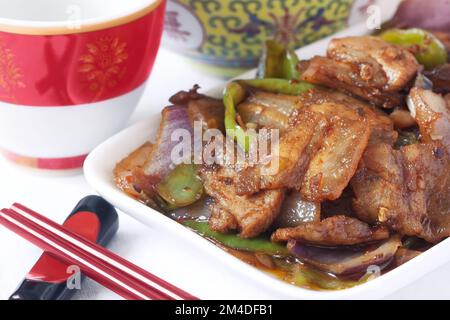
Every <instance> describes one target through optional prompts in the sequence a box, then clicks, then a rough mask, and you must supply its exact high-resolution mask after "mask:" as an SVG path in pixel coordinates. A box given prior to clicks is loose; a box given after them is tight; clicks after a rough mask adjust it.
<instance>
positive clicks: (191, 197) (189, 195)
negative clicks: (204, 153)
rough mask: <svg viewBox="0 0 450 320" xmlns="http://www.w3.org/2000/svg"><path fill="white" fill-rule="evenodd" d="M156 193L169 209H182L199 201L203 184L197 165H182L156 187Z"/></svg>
mask: <svg viewBox="0 0 450 320" xmlns="http://www.w3.org/2000/svg"><path fill="white" fill-rule="evenodd" d="M156 192H157V193H158V194H159V196H160V197H161V198H162V199H164V200H165V201H166V202H167V203H168V204H169V207H175V208H182V207H186V206H189V205H191V204H193V203H194V202H196V201H198V200H199V199H200V198H201V197H202V195H203V183H202V180H201V179H200V177H199V176H198V168H197V166H196V165H195V164H180V165H178V166H177V167H176V168H175V169H174V170H172V172H170V174H169V175H168V176H167V177H166V178H165V179H164V180H163V181H161V182H160V183H159V184H158V185H157V186H156Z"/></svg>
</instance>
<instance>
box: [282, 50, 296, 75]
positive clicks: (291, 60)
mask: <svg viewBox="0 0 450 320" xmlns="http://www.w3.org/2000/svg"><path fill="white" fill-rule="evenodd" d="M298 62H299V60H298V57H297V54H296V53H295V52H294V51H293V50H287V51H286V54H285V56H284V59H283V61H282V64H281V69H282V73H281V77H282V78H283V79H287V80H293V79H300V72H299V71H298V69H297V65H298Z"/></svg>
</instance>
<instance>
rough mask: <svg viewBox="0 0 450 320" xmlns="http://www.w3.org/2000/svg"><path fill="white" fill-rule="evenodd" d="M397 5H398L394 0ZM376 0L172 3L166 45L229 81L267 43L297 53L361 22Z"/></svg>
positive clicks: (189, 0)
mask: <svg viewBox="0 0 450 320" xmlns="http://www.w3.org/2000/svg"><path fill="white" fill-rule="evenodd" d="M394 1H395V0H394ZM376 3H377V0H320V1H319V0H168V5H167V13H166V22H165V27H164V32H165V36H164V45H165V46H166V47H168V48H170V49H173V50H175V51H176V52H179V53H181V54H183V55H184V56H186V57H188V58H190V59H191V60H192V61H194V62H198V63H200V64H201V65H202V66H204V67H207V69H208V70H209V71H211V72H213V73H217V74H219V75H221V76H225V77H229V76H234V75H237V74H238V73H241V72H243V70H246V69H248V68H252V67H254V66H255V65H256V64H257V61H258V59H259V56H260V54H261V47H262V44H263V43H264V42H265V41H266V40H267V39H269V38H275V39H277V40H278V41H283V42H288V43H292V44H293V45H294V46H295V47H296V48H299V47H302V46H304V45H306V44H309V43H312V42H314V41H316V40H318V39H320V38H323V37H325V36H328V35H331V34H333V33H335V32H336V31H338V30H341V29H343V28H345V27H347V26H348V25H350V24H354V23H357V22H361V20H362V19H364V18H365V17H366V14H367V8H368V7H369V6H371V5H374V4H376Z"/></svg>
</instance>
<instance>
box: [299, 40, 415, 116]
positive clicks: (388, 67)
mask: <svg viewBox="0 0 450 320" xmlns="http://www.w3.org/2000/svg"><path fill="white" fill-rule="evenodd" d="M327 54H328V57H327V58H325V57H314V58H313V59H311V60H310V61H308V62H302V63H301V64H300V66H301V68H302V69H303V73H302V78H303V80H306V81H308V82H311V83H315V84H321V85H325V86H328V87H331V88H335V89H338V90H342V91H345V92H349V93H351V94H354V95H356V96H359V97H362V98H364V99H365V100H368V101H370V102H371V103H373V104H376V105H378V106H382V107H385V108H392V107H395V106H400V105H401V104H402V103H403V97H402V95H401V94H400V93H399V91H401V90H402V89H404V88H405V87H406V86H407V85H408V83H409V82H410V81H411V80H412V78H413V77H414V76H415V75H416V73H417V71H418V70H419V67H420V66H419V64H418V62H417V60H416V59H415V57H414V55H413V54H412V53H411V52H409V51H408V50H406V49H404V48H401V47H400V46H397V45H393V44H389V43H387V42H385V41H384V40H382V39H380V38H377V37H370V36H365V37H348V38H342V39H334V40H332V41H331V43H330V45H329V47H328V52H327Z"/></svg>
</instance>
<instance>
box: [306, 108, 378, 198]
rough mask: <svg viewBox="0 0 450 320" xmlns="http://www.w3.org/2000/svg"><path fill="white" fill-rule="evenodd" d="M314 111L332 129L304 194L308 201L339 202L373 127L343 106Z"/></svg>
mask: <svg viewBox="0 0 450 320" xmlns="http://www.w3.org/2000/svg"><path fill="white" fill-rule="evenodd" d="M311 110H312V111H313V112H317V113H321V114H323V115H324V116H325V117H327V118H328V120H329V124H330V125H329V126H328V128H327V130H326V132H325V135H324V136H323V138H322V142H321V148H320V149H319V150H318V152H317V153H315V154H314V157H313V158H312V160H311V161H310V163H309V166H308V170H307V171H306V174H305V177H304V179H303V183H302V188H301V191H300V193H301V194H302V196H303V198H304V199H305V200H308V201H317V202H321V201H323V200H336V199H338V198H339V197H340V196H341V194H342V191H343V190H344V189H345V188H346V187H347V185H348V183H349V181H350V179H351V178H352V177H353V175H354V174H355V172H356V169H357V167H358V163H359V160H360V159H361V157H362V155H363V152H364V150H365V149H366V147H367V144H368V141H369V137H370V127H369V125H368V123H367V120H366V118H364V117H362V116H361V115H359V114H358V113H357V112H356V111H355V110H352V109H350V108H347V107H345V106H342V105H339V104H332V103H328V104H327V103H324V104H321V105H314V106H311Z"/></svg>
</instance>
